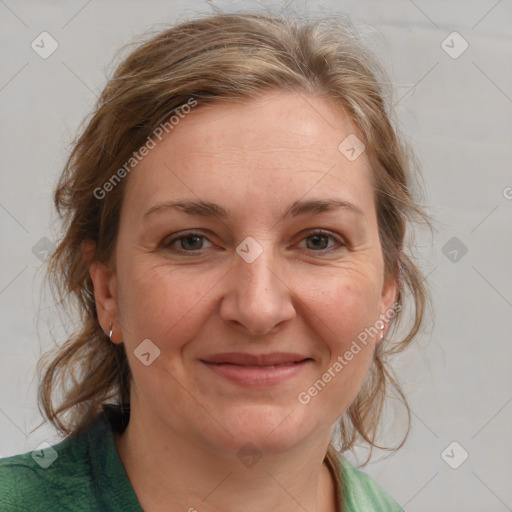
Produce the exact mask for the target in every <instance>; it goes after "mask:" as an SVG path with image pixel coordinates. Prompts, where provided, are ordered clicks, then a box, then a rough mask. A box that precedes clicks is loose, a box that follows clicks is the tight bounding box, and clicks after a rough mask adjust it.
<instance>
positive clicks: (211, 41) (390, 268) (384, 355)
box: [39, 14, 428, 450]
mask: <svg viewBox="0 0 512 512" xmlns="http://www.w3.org/2000/svg"><path fill="white" fill-rule="evenodd" d="M385 83H388V80H387V78H386V75H385V73H384V72H383V70H382V69H381V67H380V65H379V64H378V62H377V61H376V59H375V58H374V57H372V55H371V53H369V52H368V51H367V50H366V49H365V47H364V45H362V44H361V43H360V42H358V37H357V34H356V32H355V31H354V29H353V28H352V26H351V24H350V23H349V22H348V21H347V20H342V21H340V20H339V19H332V18H331V19H329V20H325V19H323V20H321V21H310V22H299V21H296V20H289V19H283V18H280V17H274V16H268V15H262V14H236V15H235V14H225V15H224V14H222V15H213V16H208V17H205V18H200V19H196V20H193V21H189V22H184V23H181V24H179V25H177V26H174V27H172V28H169V29H167V30H164V31H161V32H159V33H158V34H157V35H156V36H153V37H152V38H150V39H148V40H146V41H145V42H143V43H141V44H139V45H138V46H137V48H136V49H135V50H134V51H133V52H132V53H131V54H130V55H128V57H127V58H126V59H125V60H124V61H123V62H122V63H121V64H120V65H119V66H118V67H117V69H116V70H115V72H114V74H113V76H112V78H111V79H110V80H109V81H108V83H107V85H106V87H105V89H104V90H103V92H102V94H101V96H100V98H99V100H98V102H97V105H96V107H95V109H94V111H93V113H92V115H91V117H90V119H89V121H88V123H87V125H86V126H85V128H84V130H83V132H82V133H81V135H80V136H79V137H78V139H77V140H76V141H75V143H74V146H73V149H72V152H71V154H70V156H69V159H68V161H67V163H66V166H65V168H64V171H63V173H62V175H61V177H60V180H59V182H58V184H57V187H56V190H55V193H54V202H55V206H56V209H57V212H58V214H59V215H60V218H61V220H62V222H63V232H64V235H63V237H62V239H61V240H60V241H59V244H58V247H57V249H56V251H55V253H54V254H53V255H52V257H51V259H50V260H49V265H48V271H47V277H48V278H49V279H50V282H51V286H52V290H56V291H57V292H58V297H59V303H60V304H61V305H63V304H65V305H67V306H73V305H74V306H76V309H77V310H78V312H79V316H80V321H79V329H78V332H75V333H73V334H72V335H71V336H70V337H69V338H68V339H67V340H66V341H65V342H64V343H63V344H62V345H60V346H59V347H57V348H56V350H55V351H52V352H50V353H49V354H47V355H46V356H45V357H44V358H42V359H41V361H40V363H39V371H40V372H41V374H42V378H41V383H40V389H39V406H40V409H41V412H42V413H43V414H44V416H45V417H46V418H47V419H48V420H49V421H50V422H51V423H52V424H53V425H54V426H55V427H56V428H57V429H58V430H59V431H60V432H62V433H66V434H72V433H75V432H78V431H79V430H81V429H83V428H84V427H85V426H86V425H87V424H89V422H90V421H91V420H92V419H93V418H94V417H96V415H97V414H98V412H99V411H100V410H101V404H102V403H106V402H109V401H110V402H115V403H122V404H125V403H129V401H130V381H131V378H132V376H131V372H130V368H129V366H128V362H127V358H126V354H125V351H124V350H125V349H124V345H123V344H114V343H111V342H110V340H109V338H108V336H106V335H105V333H104V332H103V330H102V328H101V326H100V324H99V322H98V316H97V311H96V303H95V299H94V290H93V284H92V281H91V278H90V276H89V272H88V268H89V262H88V261H86V259H84V257H83V254H82V246H83V243H84V242H85V241H92V242H94V244H95V253H94V259H96V260H97V261H100V262H102V263H107V264H112V263H113V262H112V258H113V254H114V247H115V244H116V237H117V232H118V227H119V217H120V210H121V205H122V201H123V190H124V188H125V185H126V180H128V179H129V176H127V177H126V178H124V179H123V180H121V181H120V182H119V183H118V184H117V186H115V187H113V188H112V190H111V191H109V192H108V193H107V194H105V197H104V198H102V199H98V198H97V197H96V196H95V194H94V191H95V190H97V189H98V188H101V187H103V186H104V184H105V183H106V182H107V181H108V180H109V179H111V177H112V176H113V175H114V174H115V173H116V171H118V169H120V168H121V167H122V166H123V165H124V164H125V163H126V162H127V161H129V159H130V158H131V157H132V156H133V154H134V152H136V151H137V150H138V149H139V148H140V147H141V146H142V145H143V144H144V143H145V142H146V141H147V138H148V137H149V136H151V134H152V133H153V131H154V130H155V129H156V128H157V127H158V126H159V125H161V124H162V123H163V122H165V121H166V120H168V119H169V118H170V117H171V116H172V115H173V114H174V113H176V111H177V109H179V108H180V106H182V105H184V104H186V103H187V102H188V101H189V100H190V99H191V98H194V99H195V101H197V107H195V108H197V109H199V108H201V106H202V105H206V104H212V103H215V102H220V101H240V100H241V101H243V100H249V99H252V98H255V97H257V96H260V95H264V94H265V93H268V92H270V91H273V90H280V91H288V92H295V93H297V94H301V95H307V94H312V95H317V96H320V97H324V98H326V99H329V100H331V101H334V102H335V103H336V104H338V105H339V106H341V107H342V108H343V110H344V111H345V112H347V113H348V115H349V116H350V118H351V119H352V121H353V122H354V124H355V125H356V126H357V129H358V130H359V134H360V135H361V137H362V138H363V141H364V144H365V145H366V151H367V156H368V158H369V160H370V164H371V167H372V171H373V180H374V188H375V203H376V209H377V216H378V225H379V236H380V241H381V246H382V251H383V256H384V263H385V271H386V273H387V274H388V275H392V276H395V277H396V278H397V280H398V284H399V293H398V297H397V303H398V304H399V305H400V306H402V308H401V311H399V312H397V314H396V316H395V317H394V319H393V320H392V327H393V329H391V330H390V332H389V333H388V337H387V339H386V340H385V341H384V342H383V343H381V344H379V346H378V347H377V349H376V351H375V354H374V358H373V364H372V366H371V369H370V371H369V373H368V376H367V378H366V381H365V383H364V385H363V387H362V389H361V390H360V392H359V394H358V396H357V398H356V399H355V401H354V402H353V403H352V404H351V406H350V407H349V409H348V410H347V411H346V413H345V414H344V415H343V416H342V418H341V420H340V431H341V445H342V450H347V449H349V448H352V447H353V446H354V445H355V443H356V441H358V440H361V439H362V440H364V441H366V442H367V443H369V445H370V447H373V446H378V445H377V443H376V434H377V431H378V426H379V421H380V419H381V417H382V412H383V407H384V403H385V398H386V395H387V394H388V393H389V391H390V390H394V392H395V395H398V397H399V398H400V399H401V400H402V401H403V403H404V404H405V407H406V410H407V413H408V417H409V419H410V413H409V408H408V406H407V401H406V399H405V396H404V395H403V393H402V391H401V389H400V386H399V385H398V383H397V382H396V380H395V378H394V377H393V373H392V371H391V369H390V367H389V363H388V358H389V356H390V355H392V354H394V353H397V352H399V351H401V350H403V349H404V348H406V347H407V346H408V345H409V344H410V343H411V342H412V341H413V339H414V338H415V337H416V335H417V334H418V332H419V331H420V328H421V327H422V324H423V318H424V311H425V306H426V304H427V298H428V293H427V290H426V288H425V284H424V279H423V276H422V274H421V272H420V271H419V269H418V268H417V266H416V265H415V263H414V262H413V259H412V258H411V257H410V256H409V255H408V249H407V246H406V228H408V226H411V225H413V223H415V222H416V221H417V220H421V219H426V217H425V216H424V213H423V212H422V210H421V209H420V208H419V207H418V206H417V204H416V202H415V199H414V198H413V194H412V190H411V189H412V184H413V183H415V182H414V181H412V180H414V176H413V175H412V172H411V169H412V168H413V165H411V159H410V155H409V151H408V150H407V147H406V146H405V144H404V142H403V140H402V139H401V137H400V136H399V134H398V131H397V129H396V127H395V126H394V124H393V123H392V120H391V119H392V116H391V112H390V110H391V109H390V106H389V103H386V101H387V95H386V94H387V93H386V90H385V89H384V85H383V84H385ZM171 136H172V135H171ZM340 142H341V141H340ZM406 294H407V295H408V297H410V300H408V304H407V307H405V304H404V298H405V296H406ZM404 311H407V313H408V315H406V317H404V315H403V313H404ZM399 327H400V328H399ZM400 333H401V335H400ZM56 391H59V392H60V394H61V396H60V400H59V403H57V401H56V399H55V397H54V395H55V393H56ZM407 432H408V428H407ZM406 437H407V433H406V434H405V437H404V439H403V441H405V438H406ZM402 444H403V442H402ZM400 446H401V445H400Z"/></svg>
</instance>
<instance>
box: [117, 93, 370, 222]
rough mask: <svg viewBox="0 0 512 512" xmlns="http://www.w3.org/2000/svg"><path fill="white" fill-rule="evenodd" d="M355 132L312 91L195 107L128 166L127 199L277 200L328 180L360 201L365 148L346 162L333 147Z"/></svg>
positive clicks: (137, 202)
mask: <svg viewBox="0 0 512 512" xmlns="http://www.w3.org/2000/svg"><path fill="white" fill-rule="evenodd" d="M358 135H359V134H358V131H357V129H356V127H355V125H354V123H353V122H352V120H351V119H350V117H349V116H348V115H347V114H346V112H345V111H344V110H343V109H342V108H341V107H340V106H339V105H336V104H334V103H333V102H331V101H328V100H327V99H324V98H320V97H316V96H305V95H299V94H295V93H273V94H269V95H266V96H264V97H261V98H258V99H254V100H250V101H244V102H241V101H237V102H229V103H228V102H221V103H214V104H211V105H206V106H201V107H199V106H198V107H196V110H192V112H191V113H189V114H187V115H186V116H184V117H183V118H182V119H181V120H180V121H179V123H178V124H176V125H175V126H174V128H173V129H172V130H171V131H170V133H169V134H168V135H167V136H166V137H165V138H163V140H162V142H160V143H159V144H158V145H157V146H156V147H155V148H154V149H153V150H151V151H150V152H149V154H148V155H147V156H146V157H145V158H144V159H143V160H142V161H141V162H140V163H139V164H138V165H137V166H136V167H135V168H134V169H133V170H132V171H131V173H130V176H129V180H128V184H127V190H126V192H125V199H130V201H129V204H130V205H131V206H130V207H129V208H130V209H132V210H139V212H138V213H139V214H140V213H141V210H142V209H143V208H147V207H149V206H151V205H152V204H154V203H157V202H159V201H164V200H166V199H169V198H170V197H169V196H173V197H174V196H183V195H186V196H188V197H191V196H192V197H193V196H194V195H195V196H196V198H205V197H208V198H209V199H215V200H216V201H217V202H218V201H221V200H222V199H224V201H235V202H236V200H237V199H238V200H240V204H241V205H244V204H245V205H246V206H249V204H248V203H247V202H246V201H247V197H248V195H250V194H251V192H252V193H253V194H257V193H259V194H260V201H261V195H265V198H268V200H269V201H272V200H273V201H274V202H279V201H281V200H286V199H285V197H288V196H290V195H298V196H304V195H305V194H307V193H308V190H311V191H313V190H314V193H315V195H318V194H321V195H322V194H326V195H332V192H333V187H334V188H339V190H340V191H343V192H344V194H345V195H346V196H347V199H350V200H352V201H357V202H359V203H362V205H363V206H364V203H368V201H370V202H372V198H373V189H372V186H371V179H370V176H371V175H370V166H369V163H368V160H367V158H366V155H365V153H364V152H363V153H362V154H361V155H360V156H359V157H358V158H357V159H355V160H352V161H351V160H350V159H348V158H347V156H346V154H345V153H344V152H343V149H344V146H343V145H342V150H340V147H339V146H340V143H342V142H343V141H345V140H347V137H349V139H348V140H349V141H353V140H354V139H353V137H358ZM358 138H359V139H361V137H360V136H359V137H358ZM355 140H357V139H355ZM345 145H346V143H345ZM357 149H358V150H359V149H360V148H357ZM242 191H243V196H244V197H243V198H242V197H240V194H241V193H242ZM213 196H215V197H213ZM367 206H368V205H367ZM123 207H124V206H123Z"/></svg>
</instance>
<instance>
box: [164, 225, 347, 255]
mask: <svg viewBox="0 0 512 512" xmlns="http://www.w3.org/2000/svg"><path fill="white" fill-rule="evenodd" d="M313 236H321V237H327V238H331V239H332V240H334V241H335V242H336V243H337V244H338V247H337V248H334V249H333V248H330V249H321V250H319V251H315V250H313V249H306V250H309V251H312V252H315V253H325V252H332V251H337V250H340V249H342V248H343V247H345V244H344V243H343V241H342V240H341V239H340V238H339V237H337V236H335V235H333V234H332V233H330V232H329V231H324V230H322V229H318V230H315V231H311V232H310V233H308V235H307V236H305V237H304V238H302V239H301V241H302V240H306V239H307V238H311V237H313ZM191 237H198V238H202V239H206V240H207V237H206V236H204V235H203V234H201V233H198V232H195V231H191V232H189V233H185V234H184V235H181V236H178V237H176V238H173V239H171V240H169V242H165V239H164V242H163V243H162V246H163V249H164V250H169V251H172V250H173V248H172V247H171V246H172V245H173V244H175V243H176V242H178V241H180V240H183V239H186V238H191ZM174 250H176V249H174ZM201 250H202V249H198V250H192V251H188V250H186V249H177V252H178V253H182V254H187V253H189V254H193V253H200V252H201Z"/></svg>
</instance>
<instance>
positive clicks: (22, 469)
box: [0, 435, 92, 512]
mask: <svg viewBox="0 0 512 512" xmlns="http://www.w3.org/2000/svg"><path fill="white" fill-rule="evenodd" d="M38 448H39V449H36V450H34V451H32V452H26V453H22V454H20V455H14V456H12V457H7V458H3V459H0V510H1V511H2V512H18V511H20V512H21V511H23V512H38V511H45V512H46V511H48V510H63V511H64V510H71V508H70V503H73V502H74V503H75V504H76V501H75V500H85V501H87V496H88V495H89V496H90V494H91V483H92V482H91V478H90V474H91V467H90V466H91V464H90V457H89V453H88V436H87V435H77V436H71V437H68V438H66V439H64V440H63V441H61V442H60V443H57V444H54V445H53V446H51V445H49V444H47V443H45V444H44V445H40V447H38Z"/></svg>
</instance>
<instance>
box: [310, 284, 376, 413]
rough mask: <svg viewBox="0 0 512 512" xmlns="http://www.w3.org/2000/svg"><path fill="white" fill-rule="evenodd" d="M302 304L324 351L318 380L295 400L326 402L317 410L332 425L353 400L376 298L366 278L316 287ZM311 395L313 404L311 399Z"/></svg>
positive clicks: (372, 335) (367, 360)
mask: <svg viewBox="0 0 512 512" xmlns="http://www.w3.org/2000/svg"><path fill="white" fill-rule="evenodd" d="M305 292H306V290H305ZM308 303H309V306H310V308H311V309H310V323H312V324H313V323H314V325H315V327H314V329H315V331H316V332H317V334H319V336H320V337H321V339H322V340H323V342H324V344H325V346H326V348H327V350H326V357H325V359H324V360H323V361H322V364H321V368H320V370H319V374H318V379H317V380H316V381H315V382H311V387H310V388H308V389H305V390H303V391H304V392H305V393H306V395H307V396H306V395H301V396H302V398H303V400H308V396H309V398H311V399H314V400H318V402H317V405H318V406H320V405H321V404H322V403H323V404H324V405H325V404H326V403H329V404H330V406H329V407H328V408H327V409H322V410H324V412H325V414H328V415H330V419H331V420H335V419H336V418H337V417H339V416H340V415H341V414H342V413H343V412H345V410H346V409H347V408H348V407H349V405H350V403H352V401H353V400H354V399H355V397H356V396H357V394H358V392H359V390H360V388H361V386H362V384H363V382H364V380H365V377H366V375H367V373H368V370H369V368H370V365H371V362H372V358H373V353H374V348H375V340H376V330H375V322H376V321H377V319H378V303H379V294H378V290H377V289H376V287H375V285H374V284H373V282H372V281H371V280H368V279H363V278H360V279H358V280H355V281H352V280H346V281H343V280H339V281H337V282H334V284H333V282H332V280H331V283H330V284H329V285H326V284H324V285H323V286H322V287H320V288H319V292H318V294H314V295H313V296H310V299H309V300H308ZM377 336H378V334H377ZM327 352H328V354H327ZM317 395H318V399H317V398H314V397H316V396H317ZM320 395H321V396H320ZM327 411H329V412H327Z"/></svg>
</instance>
